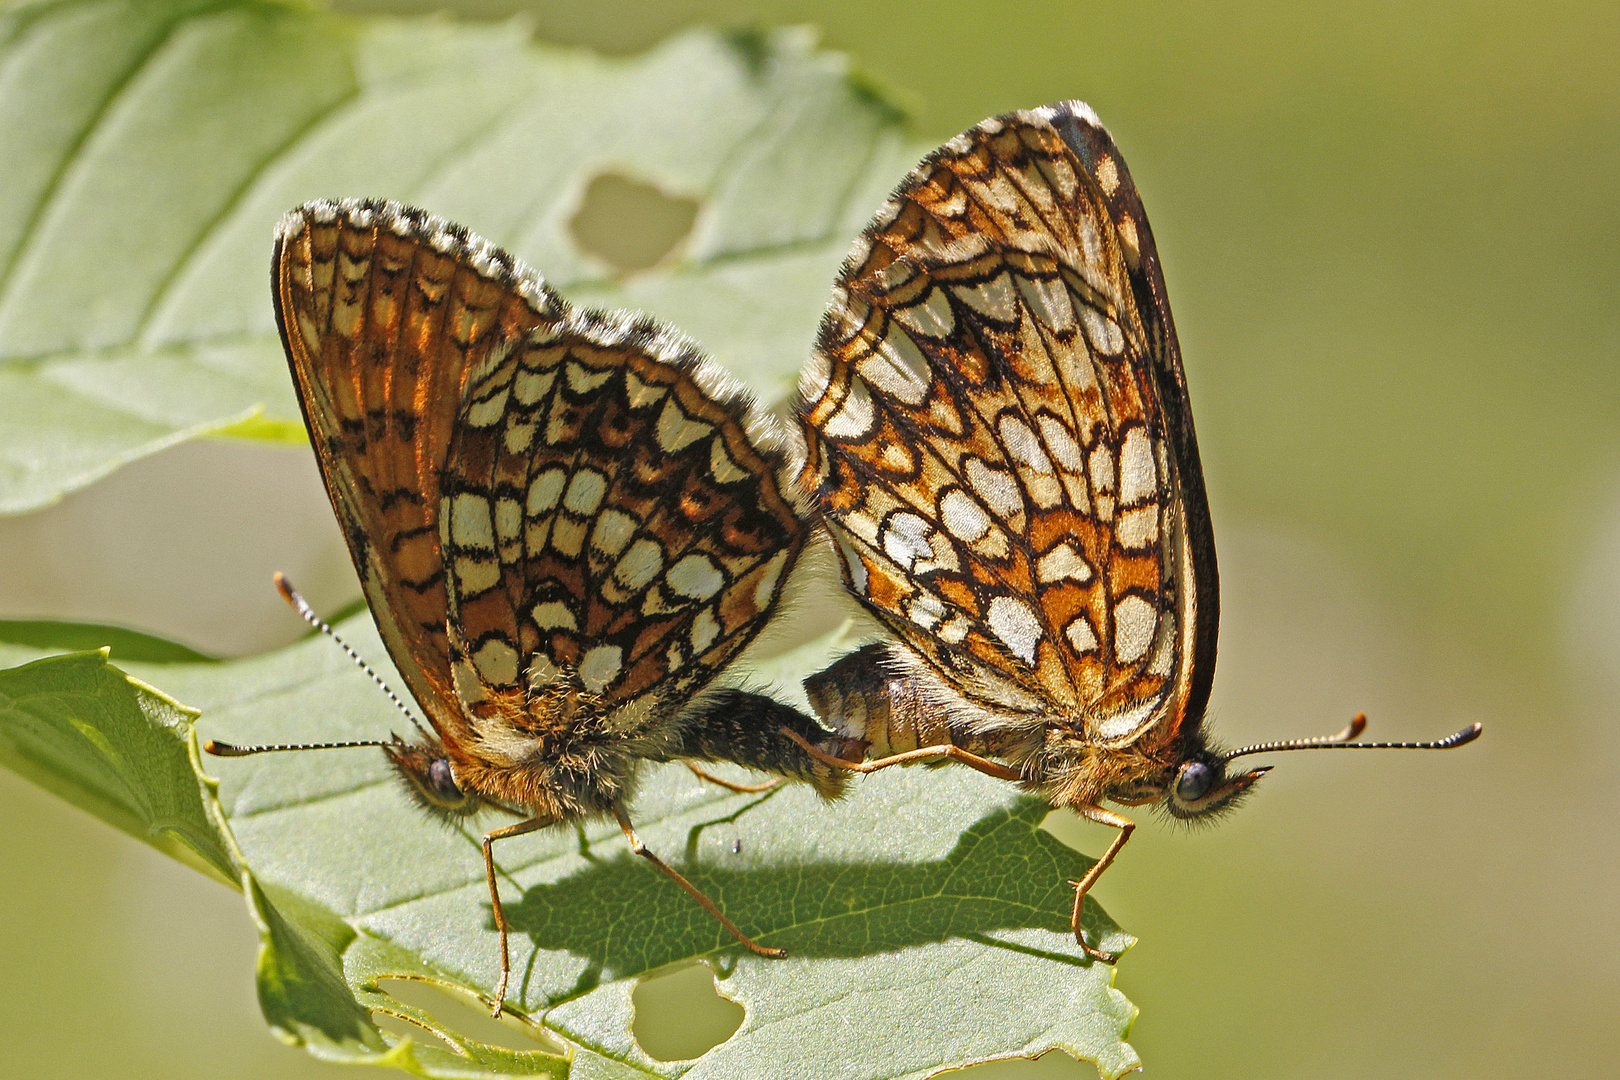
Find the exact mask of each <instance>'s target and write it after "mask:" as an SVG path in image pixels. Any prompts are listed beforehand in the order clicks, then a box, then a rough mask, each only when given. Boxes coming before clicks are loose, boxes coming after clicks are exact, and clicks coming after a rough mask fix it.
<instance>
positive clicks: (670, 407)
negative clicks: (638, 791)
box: [208, 201, 843, 1016]
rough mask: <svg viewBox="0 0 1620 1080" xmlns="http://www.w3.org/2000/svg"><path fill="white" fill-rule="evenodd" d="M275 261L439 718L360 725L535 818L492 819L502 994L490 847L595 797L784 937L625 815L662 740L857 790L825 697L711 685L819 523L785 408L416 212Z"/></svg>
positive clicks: (330, 462)
mask: <svg viewBox="0 0 1620 1080" xmlns="http://www.w3.org/2000/svg"><path fill="white" fill-rule="evenodd" d="M273 275H274V285H275V300H276V316H277V321H278V323H279V325H280V327H281V336H282V342H283V345H284V346H285V348H286V353H287V358H288V361H289V363H290V365H291V367H292V374H293V379H294V382H295V384H296V386H297V390H298V397H299V402H300V404H301V406H302V407H303V412H304V419H305V422H306V424H307V426H308V428H309V434H310V441H311V442H312V443H313V444H314V447H315V453H316V457H317V458H318V460H319V462H320V466H321V474H322V476H323V477H324V479H325V481H326V489H327V493H328V494H329V496H330V497H331V501H332V507H333V509H334V510H335V511H336V513H337V517H338V521H339V522H340V524H341V525H342V527H343V531H344V534H345V536H346V538H347V540H348V544H349V552H350V554H351V555H352V556H353V559H354V565H355V568H356V569H357V570H358V571H359V574H360V580H361V584H362V586H363V588H364V592H365V596H366V599H367V601H368V602H369V604H370V608H371V612H372V616H373V618H374V619H375V621H376V623H377V628H378V629H379V630H380V631H381V634H382V639H383V641H384V643H385V644H386V646H387V648H388V652H389V655H390V656H391V657H392V658H393V660H394V664H395V666H396V667H397V668H398V669H399V672H400V674H401V676H402V677H403V678H404V680H405V683H406V685H407V687H408V688H409V689H410V692H411V695H412V696H413V697H414V698H415V699H416V701H417V703H418V704H419V705H420V706H421V708H422V710H423V712H425V714H426V718H427V722H428V724H429V725H430V727H431V730H429V729H427V728H422V727H421V726H420V725H418V728H419V731H418V736H417V738H416V739H415V740H414V741H406V740H402V739H399V738H398V737H395V738H393V739H391V740H387V741H381V740H379V741H377V742H373V743H358V744H354V743H351V744H345V745H378V746H382V747H383V749H384V751H385V752H386V754H387V756H388V759H389V761H390V762H391V763H392V764H393V765H394V767H395V768H396V769H397V770H398V772H399V774H400V775H401V776H402V777H403V779H404V780H405V782H406V785H407V787H408V790H409V791H410V792H411V794H412V795H413V796H414V797H415V798H416V799H417V801H418V802H419V803H421V805H423V806H424V807H427V808H428V809H430V810H432V811H435V812H437V813H441V814H444V815H448V816H451V817H455V816H460V815H466V814H471V813H473V812H476V811H478V810H481V809H484V808H494V809H498V810H504V811H507V812H509V813H511V814H513V815H515V816H517V817H520V818H522V819H523V820H521V821H520V822H518V823H517V824H514V825H510V826H508V827H506V828H501V829H496V830H494V831H492V832H490V833H488V834H486V835H485V836H484V838H483V850H484V863H485V869H486V872H487V875H488V879H489V889H490V896H491V899H492V902H493V904H494V912H495V922H496V925H497V928H498V929H499V932H500V943H501V980H500V985H499V987H497V989H496V992H495V995H494V1001H493V1006H494V1011H495V1014H496V1015H497V1016H498V1015H500V1012H501V1009H502V1001H503V998H504V995H505V991H506V984H507V979H508V975H509V972H510V964H509V961H508V957H507V922H506V917H505V913H504V911H503V909H502V906H501V899H500V894H499V892H498V890H497V888H496V879H495V863H494V858H493V856H492V854H491V847H492V844H493V843H494V841H496V840H499V839H503V838H507V837H512V836H517V835H520V834H522V833H526V832H530V831H532V830H535V829H538V828H543V827H545V826H549V825H555V824H559V823H563V822H568V821H573V820H576V819H578V818H581V817H586V816H602V815H612V816H613V817H614V818H616V819H617V820H618V822H619V824H620V825H621V826H622V828H623V829H624V832H625V834H626V836H627V837H628V838H629V840H630V844H631V847H632V849H633V850H635V851H636V852H637V854H640V855H643V856H645V857H647V858H648V859H649V860H651V861H652V862H653V863H654V864H655V865H657V866H658V868H659V869H660V870H662V871H663V872H664V873H666V874H668V875H669V876H670V877H671V878H673V879H674V880H675V881H676V882H677V883H678V884H679V885H680V886H681V887H682V888H684V889H685V890H686V891H687V892H688V893H690V894H691V895H692V896H693V898H694V899H696V900H697V901H698V902H699V903H700V904H702V905H703V906H704V907H705V908H706V909H708V910H709V911H710V912H711V913H712V914H713V915H714V916H715V917H716V918H717V919H719V920H720V922H721V923H722V924H724V926H725V927H726V929H727V930H729V931H731V933H733V934H734V935H736V937H737V938H738V940H740V941H741V942H742V943H743V944H745V945H746V946H748V947H749V948H750V949H753V950H754V951H756V952H759V953H761V954H764V955H770V956H779V955H783V954H782V953H781V951H780V950H776V949H769V948H765V947H763V946H760V945H758V944H756V943H755V942H753V941H752V940H750V939H749V938H748V937H746V936H745V935H744V934H743V933H742V931H741V930H739V929H738V928H737V927H736V926H735V925H733V924H732V923H731V922H730V920H728V919H727V918H726V917H725V916H724V915H722V914H721V913H720V911H719V909H718V908H717V907H716V906H715V905H714V904H713V903H712V902H711V901H710V900H709V899H708V898H707V897H705V896H704V895H703V894H702V893H700V892H699V891H698V890H697V889H696V888H695V887H693V886H692V885H691V884H690V883H689V882H687V881H686V879H685V878H683V877H682V876H681V875H680V874H678V873H677V872H676V871H675V870H673V869H672V868H670V867H669V866H667V865H666V864H665V863H663V862H662V861H661V860H660V859H658V858H657V856H656V855H654V854H653V853H652V852H651V851H649V850H647V849H646V848H645V846H644V845H642V843H641V841H640V840H639V838H638V837H637V836H636V834H635V832H634V829H633V828H632V826H631V823H630V819H629V816H628V815H627V813H626V810H625V800H626V799H627V797H628V796H629V794H630V792H631V790H632V786H633V783H634V779H635V775H636V771H637V767H638V766H639V765H640V764H641V763H642V762H646V761H670V760H676V759H684V760H688V761H691V760H693V759H696V760H706V761H730V762H734V763H737V764H740V765H744V766H748V767H750V768H757V769H763V770H766V771H769V772H774V773H777V774H779V775H782V776H786V777H790V778H794V779H799V780H804V781H808V782H809V783H811V784H812V785H814V786H815V787H816V789H817V790H818V791H820V792H821V793H822V794H823V795H826V796H829V797H831V796H835V795H837V794H838V792H839V791H840V790H841V787H842V784H843V773H842V772H841V771H839V770H837V769H834V768H831V767H829V766H828V765H826V764H825V763H822V762H819V761H817V760H816V759H814V758H813V757H812V756H810V755H809V753H807V752H806V751H805V750H803V749H802V748H801V746H800V745H797V744H796V743H795V742H793V741H790V740H789V739H788V738H785V737H784V735H783V730H784V729H785V730H791V731H792V732H794V733H795V735H797V736H798V737H799V738H800V739H802V740H806V744H807V745H808V744H816V743H820V742H821V741H823V740H825V739H826V738H827V735H826V733H825V732H823V731H821V730H820V729H819V728H817V727H816V725H815V724H814V723H813V722H811V721H810V720H809V719H808V718H806V717H804V716H802V715H801V714H800V713H798V712H797V711H796V710H794V709H791V708H789V707H787V706H784V705H781V704H779V703H777V702H775V701H773V700H771V699H770V698H768V697H764V696H761V695H758V694H752V693H746V692H743V691H740V690H735V689H724V688H722V689H714V688H711V687H710V683H711V682H712V681H713V680H714V679H715V677H716V676H717V675H719V674H720V673H721V671H722V670H723V669H724V668H725V667H726V666H727V664H728V663H730V661H731V660H732V659H734V658H735V657H736V655H737V654H738V653H739V652H740V651H741V650H742V649H743V647H744V646H746V645H747V644H748V643H749V641H751V640H752V639H753V638H754V636H755V635H757V634H758V633H759V631H760V630H761V629H762V628H763V627H764V625H765V623H766V621H767V620H768V619H769V618H770V616H771V614H772V611H773V608H774V607H775V605H776V603H777V601H778V600H779V598H780V595H781V592H782V588H783V585H784V583H785V582H786V581H787V578H788V575H789V572H790V571H791V570H792V568H793V565H794V561H795V559H796V558H797V557H798V555H799V553H800V550H801V548H802V546H803V543H804V538H805V534H806V528H805V526H804V524H803V522H802V520H801V511H800V509H799V507H798V506H797V505H796V503H795V500H794V497H793V496H792V495H791V494H790V493H789V492H788V489H787V487H786V483H785V480H786V473H787V472H788V471H789V470H790V464H789V461H788V458H787V456H786V454H785V453H784V451H783V449H782V447H781V445H780V434H779V432H777V431H776V429H775V426H774V424H773V421H772V420H771V419H770V418H769V417H768V416H766V415H765V414H763V413H761V412H760V411H759V410H757V409H756V408H755V407H754V406H753V404H752V402H751V401H750V400H749V399H748V397H747V395H746V394H745V393H744V392H743V391H742V390H741V389H740V388H738V387H737V386H736V385H735V384H733V383H732V382H731V381H730V380H729V379H727V378H726V376H725V375H724V374H722V373H721V372H720V371H719V370H718V369H717V368H716V367H715V366H714V365H713V364H712V363H711V362H709V361H708V360H706V359H705V358H703V357H702V356H701V355H700V354H699V353H698V352H697V351H696V350H695V349H694V348H693V347H692V346H691V345H690V344H689V343H688V342H687V341H685V340H684V339H682V338H681V337H679V336H678V335H676V334H675V333H673V332H672V331H670V330H668V329H666V328H664V327H662V326H660V325H658V324H656V323H654V322H652V321H651V320H648V319H645V318H638V317H634V316H629V315H603V314H599V313H593V312H580V311H575V310H573V309H571V308H570V307H569V306H568V305H567V304H565V303H564V302H563V301H562V300H561V299H560V298H559V297H558V296H557V295H556V294H555V293H553V292H551V291H550V290H549V289H548V288H546V286H545V285H544V284H543V283H542V282H541V280H540V278H539V277H538V275H536V274H534V273H533V272H532V271H531V270H529V269H528V268H527V267H525V266H523V265H522V264H521V263H519V262H518V261H516V260H515V259H513V258H512V257H511V256H509V255H507V254H506V253H505V252H503V251H501V250H499V249H498V248H496V247H494V246H493V245H491V244H489V243H487V242H486V241H484V240H481V239H480V238H478V237H476V236H474V235H472V234H470V233H469V232H467V231H466V230H465V229H463V228H461V227H459V226H455V225H451V224H449V223H447V222H444V221H442V220H439V219H437V218H434V217H431V216H429V215H427V214H425V213H423V212H421V211H418V210H413V209H409V208H406V207H403V206H399V205H397V204H394V203H388V202H378V201H366V202H357V201H341V202H331V201H322V202H315V203H310V204H308V205H306V206H304V207H302V208H300V209H298V210H296V211H294V212H292V213H291V214H289V215H287V217H286V218H284V219H283V221H282V223H281V226H280V228H279V230H278V236H277V241H276V248H275V257H274V265H273ZM284 592H286V593H288V594H289V598H290V599H293V600H294V601H295V603H297V604H299V605H301V604H302V601H300V600H297V598H296V595H295V594H291V591H290V588H287V587H285V586H284ZM304 610H306V612H307V609H304ZM308 617H310V618H311V619H312V620H313V616H308ZM208 749H209V750H210V751H211V752H214V753H218V754H223V755H232V756H239V755H242V754H247V753H258V752H263V751H267V750H281V749H301V747H235V746H230V745H228V744H222V743H210V744H209V745H208ZM700 775H706V774H701V773H700ZM710 779H712V778H710Z"/></svg>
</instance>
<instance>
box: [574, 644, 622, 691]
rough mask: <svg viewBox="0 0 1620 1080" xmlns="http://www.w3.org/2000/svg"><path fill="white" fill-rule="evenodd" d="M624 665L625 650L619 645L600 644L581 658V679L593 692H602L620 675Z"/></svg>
mask: <svg viewBox="0 0 1620 1080" xmlns="http://www.w3.org/2000/svg"><path fill="white" fill-rule="evenodd" d="M623 667H624V650H623V649H621V648H619V647H618V646H617V645H598V646H596V647H595V648H593V649H587V650H586V652H585V655H584V656H581V657H580V658H579V671H578V674H579V681H580V682H582V683H584V684H585V689H587V690H589V691H590V692H591V693H593V694H600V693H601V692H602V691H603V690H605V689H607V686H608V684H609V683H611V682H612V681H613V680H614V679H616V678H618V677H619V672H620V670H622V668H623Z"/></svg>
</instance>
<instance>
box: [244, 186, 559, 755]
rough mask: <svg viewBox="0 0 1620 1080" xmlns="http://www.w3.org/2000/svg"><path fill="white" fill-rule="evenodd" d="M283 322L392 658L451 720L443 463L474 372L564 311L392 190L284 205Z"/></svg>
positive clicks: (483, 248)
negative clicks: (398, 200) (441, 523)
mask: <svg viewBox="0 0 1620 1080" xmlns="http://www.w3.org/2000/svg"><path fill="white" fill-rule="evenodd" d="M272 274H273V276H274V284H275V300H276V321H277V323H278V325H279V326H280V328H281V339H282V344H283V345H284V346H285V348H286V351H287V359H288V362H289V363H290V365H291V367H292V374H293V380H294V382H295V383H296V385H297V389H298V400H299V404H300V405H301V406H302V408H303V412H304V421H305V423H306V424H307V426H308V428H309V434H310V441H311V442H312V443H313V444H314V447H315V454H316V457H317V458H318V459H319V461H320V466H321V475H322V477H323V478H324V479H325V481H326V490H327V494H328V495H329V496H330V497H331V500H332V507H333V509H334V510H335V511H336V512H337V518H338V521H339V523H340V524H341V525H342V527H343V533H344V536H345V538H346V539H347V540H348V543H349V553H350V555H351V556H353V558H354V565H355V568H356V569H357V570H358V571H359V573H360V581H361V584H362V585H363V586H364V589H365V595H366V600H367V602H368V603H369V604H370V606H371V612H372V616H373V618H375V619H376V622H377V627H378V629H379V630H380V631H381V632H382V638H383V641H384V642H385V643H386V644H387V647H388V652H389V655H390V656H392V657H393V660H394V665H395V666H396V667H397V668H398V669H399V672H400V674H401V675H402V676H403V677H404V679H405V681H406V684H407V685H408V686H409V687H410V690H411V693H412V694H413V695H415V697H416V699H417V701H418V702H420V703H421V705H422V707H423V709H424V710H426V712H427V714H428V716H429V718H430V720H431V721H432V722H433V724H434V726H435V727H437V728H438V729H439V730H440V731H441V732H443V731H444V730H445V729H446V725H449V724H453V723H455V718H456V717H457V715H458V713H459V709H458V707H457V705H456V702H455V695H454V692H453V688H452V681H451V670H450V647H449V641H448V638H447V637H446V624H445V620H446V615H447V612H448V604H447V596H446V592H445V579H444V571H443V561H442V558H441V554H440V547H439V527H438V515H439V475H440V472H441V470H442V469H443V466H444V462H445V459H446V457H447V455H448V453H449V448H450V444H451V438H452V432H453V428H454V425H455V422H456V417H457V413H458V412H459V409H460V403H461V399H462V393H463V388H464V385H465V383H466V381H467V376H468V373H469V372H470V371H471V370H472V369H473V367H474V366H475V365H477V364H479V363H480V362H481V361H483V360H485V359H487V358H488V357H489V356H490V355H491V354H492V353H494V352H496V351H498V350H499V349H500V348H501V347H502V346H503V345H504V344H506V343H509V342H510V341H512V340H513V339H514V338H516V337H518V336H521V335H522V334H524V333H525V332H526V331H528V330H530V329H533V328H534V327H536V326H539V325H541V324H542V323H544V322H548V321H550V320H552V319H555V318H556V317H557V315H558V314H559V313H560V311H561V305H560V302H559V301H557V300H556V298H555V296H553V295H552V294H551V293H550V292H549V291H548V290H547V289H546V288H545V286H544V285H543V284H541V283H540V280H539V278H538V277H537V276H536V275H534V274H533V273H532V272H531V271H529V270H527V268H525V267H523V266H522V265H521V264H519V263H517V262H516V261H515V260H513V259H512V258H511V257H510V256H508V255H506V254H505V253H504V252H501V251H499V250H498V249H496V248H493V247H491V246H490V245H488V244H487V243H485V242H484V241H482V240H479V239H478V238H477V237H474V236H470V235H469V234H468V233H467V232H466V230H465V229H462V228H460V227H459V226H453V225H450V224H448V223H447V222H444V221H441V220H439V219H437V218H434V217H430V216H429V215H427V214H424V213H422V212H421V211H419V210H412V209H409V208H406V207H402V206H399V205H398V204H395V203H388V202H375V201H367V202H357V201H353V200H344V201H341V202H331V201H322V202H314V203H310V204H308V205H306V206H303V207H300V208H299V209H298V210H295V211H293V212H292V213H290V214H288V215H287V216H286V217H285V218H284V219H283V220H282V222H281V225H280V228H279V229H278V232H277V240H276V249H275V260H274V264H273V268H272Z"/></svg>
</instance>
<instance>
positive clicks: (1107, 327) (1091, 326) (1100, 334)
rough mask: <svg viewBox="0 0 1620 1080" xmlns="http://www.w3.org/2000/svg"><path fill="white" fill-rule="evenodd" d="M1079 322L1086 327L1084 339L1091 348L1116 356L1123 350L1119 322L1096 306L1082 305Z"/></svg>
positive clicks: (1123, 338) (1122, 337)
mask: <svg viewBox="0 0 1620 1080" xmlns="http://www.w3.org/2000/svg"><path fill="white" fill-rule="evenodd" d="M1080 323H1081V325H1083V326H1084V327H1085V328H1086V339H1087V340H1088V341H1090V342H1091V347H1092V348H1093V349H1096V350H1097V351H1098V352H1100V353H1104V354H1106V355H1108V356H1118V355H1119V354H1121V353H1123V352H1124V351H1125V334H1124V332H1123V331H1121V330H1120V328H1119V324H1118V323H1117V322H1115V321H1114V320H1113V319H1110V318H1109V317H1108V316H1106V315H1104V314H1103V313H1102V312H1100V311H1098V310H1097V309H1096V308H1094V307H1090V306H1089V305H1088V306H1082V307H1081V308H1080Z"/></svg>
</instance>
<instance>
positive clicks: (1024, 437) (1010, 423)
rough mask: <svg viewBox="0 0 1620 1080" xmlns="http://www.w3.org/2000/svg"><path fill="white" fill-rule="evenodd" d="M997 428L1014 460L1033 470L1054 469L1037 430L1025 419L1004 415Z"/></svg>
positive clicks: (1047, 470)
mask: <svg viewBox="0 0 1620 1080" xmlns="http://www.w3.org/2000/svg"><path fill="white" fill-rule="evenodd" d="M996 428H997V430H998V431H999V432H1000V433H1001V445H1002V446H1004V447H1006V450H1007V453H1008V454H1009V455H1011V457H1012V459H1013V460H1014V461H1016V462H1018V464H1020V465H1022V466H1024V467H1025V468H1026V469H1028V470H1029V471H1031V472H1035V473H1041V474H1048V473H1051V472H1052V471H1053V469H1052V459H1051V458H1049V457H1047V456H1046V451H1045V450H1043V449H1042V448H1041V443H1040V440H1039V439H1037V438H1036V437H1035V432H1034V431H1032V430H1031V429H1030V426H1029V425H1028V424H1026V423H1024V421H1023V420H1021V419H1020V418H1018V417H1016V416H1011V415H1007V416H1003V417H1002V418H1001V422H1000V423H999V424H997V425H996ZM1070 441H1071V442H1072V441H1073V440H1070Z"/></svg>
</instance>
